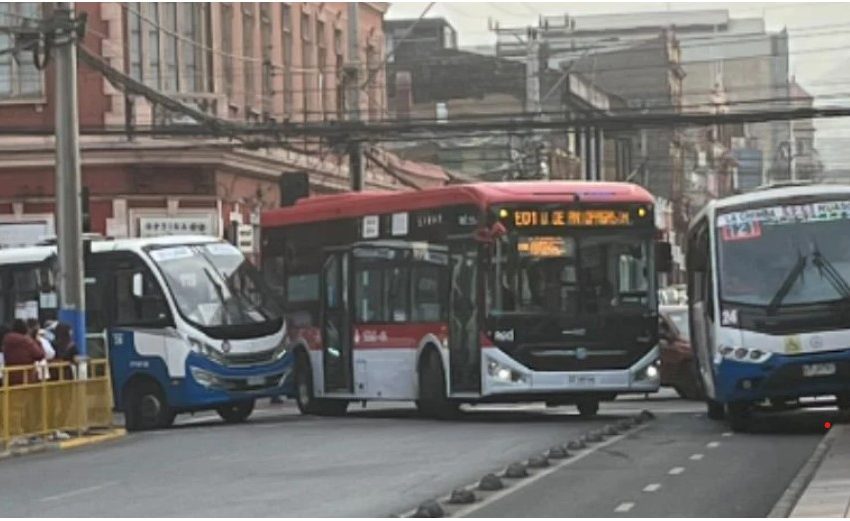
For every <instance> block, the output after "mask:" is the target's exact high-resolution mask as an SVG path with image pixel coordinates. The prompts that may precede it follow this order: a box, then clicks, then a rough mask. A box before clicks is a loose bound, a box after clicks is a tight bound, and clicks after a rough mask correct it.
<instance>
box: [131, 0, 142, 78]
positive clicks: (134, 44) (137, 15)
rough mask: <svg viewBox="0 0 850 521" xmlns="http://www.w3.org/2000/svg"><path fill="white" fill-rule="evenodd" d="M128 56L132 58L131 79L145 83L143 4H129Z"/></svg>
mask: <svg viewBox="0 0 850 521" xmlns="http://www.w3.org/2000/svg"><path fill="white" fill-rule="evenodd" d="M127 8H128V9H127V31H128V33H129V34H128V35H127V54H128V56H129V58H130V71H129V72H130V77H131V78H133V79H134V80H136V81H144V77H143V75H142V74H143V73H142V17H141V15H142V4H140V3H130V4H127Z"/></svg>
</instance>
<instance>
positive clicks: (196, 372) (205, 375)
mask: <svg viewBox="0 0 850 521" xmlns="http://www.w3.org/2000/svg"><path fill="white" fill-rule="evenodd" d="M190 371H191V372H192V378H194V379H195V381H196V382H198V384H200V385H201V386H203V387H207V388H218V389H223V388H225V387H226V386H225V385H224V383H223V382H222V381H221V379H219V378H218V377H217V376H216V375H214V374H212V373H211V372H209V371H205V370H203V369H201V368H200V367H194V366H192V367H190Z"/></svg>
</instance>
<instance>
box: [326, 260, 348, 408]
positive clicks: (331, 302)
mask: <svg viewBox="0 0 850 521" xmlns="http://www.w3.org/2000/svg"><path fill="white" fill-rule="evenodd" d="M348 263H349V260H348V253H347V252H342V251H334V252H329V253H328V254H327V256H326V257H325V263H324V265H323V267H322V351H323V356H322V359H323V369H324V371H323V373H324V387H325V392H326V393H334V392H350V391H351V390H352V374H351V367H352V363H351V319H350V315H349V299H348V288H349V279H348Z"/></svg>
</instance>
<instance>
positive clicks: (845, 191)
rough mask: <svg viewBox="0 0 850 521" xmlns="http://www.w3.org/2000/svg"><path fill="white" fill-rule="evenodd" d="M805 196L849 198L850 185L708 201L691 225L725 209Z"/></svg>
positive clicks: (776, 189) (775, 189) (779, 189)
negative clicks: (707, 215) (709, 214)
mask: <svg viewBox="0 0 850 521" xmlns="http://www.w3.org/2000/svg"><path fill="white" fill-rule="evenodd" d="M807 195H814V196H819V195H836V196H850V185H840V184H797V185H779V186H767V187H764V188H759V189H757V190H753V191H751V192H747V193H745V194H739V195H732V196H729V197H724V198H723V199H714V200H712V201H709V202H708V203H707V204H706V205H705V206H704V207H703V208H702V210H700V211H699V213H697V215H696V216H695V217H694V219H693V221H692V222H691V224H692V225H693V223H696V222H697V221H698V220H699V219H701V218H702V217H703V216H705V215H706V214H708V213H709V212H712V213H714V212H717V211H718V210H724V209H726V208H735V207H739V206H749V205H753V206H757V205H758V204H759V203H762V202H769V201H777V200H782V199H791V198H795V197H805V196H807Z"/></svg>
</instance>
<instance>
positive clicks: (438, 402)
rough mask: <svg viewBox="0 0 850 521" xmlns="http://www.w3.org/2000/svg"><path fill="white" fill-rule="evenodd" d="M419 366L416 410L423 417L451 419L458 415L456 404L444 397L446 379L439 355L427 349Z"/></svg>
mask: <svg viewBox="0 0 850 521" xmlns="http://www.w3.org/2000/svg"><path fill="white" fill-rule="evenodd" d="M423 356H424V359H423V360H422V362H421V363H420V366H419V399H418V400H416V408H417V409H419V412H420V413H421V414H423V415H424V416H428V417H431V418H438V419H444V420H445V419H451V418H453V417H455V416H456V415H457V413H458V409H459V406H458V404H457V403H454V402H452V401H451V400H449V398H448V396H446V377H445V372H444V371H443V362H442V360H440V355H439V354H438V353H437V352H436V351H435V350H434V349H429V350H428V351H427V352H426V353H425V354H424V355H423Z"/></svg>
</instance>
